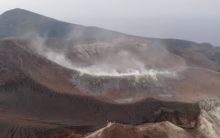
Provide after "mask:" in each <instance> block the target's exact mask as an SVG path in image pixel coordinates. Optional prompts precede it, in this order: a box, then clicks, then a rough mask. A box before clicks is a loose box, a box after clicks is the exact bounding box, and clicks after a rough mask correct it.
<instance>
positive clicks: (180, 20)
mask: <svg viewBox="0 0 220 138" xmlns="http://www.w3.org/2000/svg"><path fill="white" fill-rule="evenodd" d="M13 8H22V9H26V10H30V11H33V12H36V13H40V14H43V15H46V16H49V17H52V18H56V19H59V20H63V21H67V22H71V23H75V24H81V25H86V26H98V27H102V28H106V29H110V30H115V31H119V32H123V33H127V34H132V35H138V36H145V37H157V38H178V39H185V40H192V41H196V42H209V43H212V44H214V45H216V46H220V0H0V14H1V13H3V12H5V11H7V10H10V9H13Z"/></svg>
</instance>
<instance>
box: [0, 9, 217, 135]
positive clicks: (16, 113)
mask: <svg viewBox="0 0 220 138" xmlns="http://www.w3.org/2000/svg"><path fill="white" fill-rule="evenodd" d="M219 55H220V49H219V48H218V47H214V46H212V45H211V44H208V43H195V42H191V41H186V40H177V39H156V38H144V37H138V36H132V35H127V34H123V33H120V32H115V31H110V30H106V29H102V28H98V27H88V26H83V25H77V24H71V23H66V22H62V21H58V20H56V19H52V18H49V17H46V16H42V15H40V14H36V13H33V12H30V11H26V10H23V9H13V10H10V11H7V12H5V13H3V14H2V15H0V95H1V97H0V132H1V133H0V137H4V138H8V137H10V138H26V137H31V138H32V137H34V138H35V137H36V138H47V137H52V138H53V137H54V138H57V137H59V138H62V137H88V138H109V137H122V138H123V137H126V138H127V137H137V138H144V137H153V138H157V137H161V136H164V137H207V138H215V137H216V138H217V137H220V134H219V132H218V130H219V129H220V128H219V124H220V110H219V108H220V100H219V98H218V97H219V96H220V93H219V90H220V58H219ZM164 129H166V130H169V131H164ZM210 132H212V133H210Z"/></svg>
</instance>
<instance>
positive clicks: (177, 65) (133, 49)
mask: <svg viewBox="0 0 220 138" xmlns="http://www.w3.org/2000/svg"><path fill="white" fill-rule="evenodd" d="M74 35H75V34H74ZM75 36H77V38H78V37H79V35H75ZM71 37H74V36H71ZM71 37H68V38H67V39H66V40H65V45H64V46H63V47H62V48H57V49H56V48H53V49H52V48H50V47H48V46H46V41H47V38H42V37H36V36H35V37H34V39H33V41H32V44H33V45H34V47H33V48H34V49H35V50H36V51H37V53H38V54H40V55H42V56H44V57H46V58H47V59H49V60H51V61H53V62H55V63H57V64H59V65H61V66H64V67H66V68H69V69H72V70H77V71H79V72H80V73H82V74H89V75H93V76H112V77H119V76H148V77H152V78H154V79H157V76H159V75H163V76H167V77H175V76H176V73H177V72H178V71H180V70H182V69H183V68H184V66H185V62H184V61H183V60H182V59H181V58H179V57H177V56H174V55H172V54H170V53H169V52H168V51H167V50H166V49H165V48H164V47H162V46H161V45H162V44H161V43H158V42H157V43H153V42H149V41H146V40H144V39H137V38H135V39H133V38H129V37H122V38H117V39H112V40H109V41H102V42H99V41H96V42H92V43H85V42H83V41H81V42H77V43H74V41H72V40H73V39H71ZM152 43H153V44H152Z"/></svg>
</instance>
